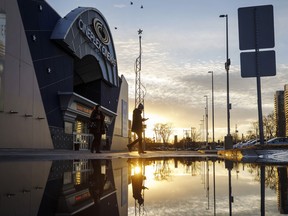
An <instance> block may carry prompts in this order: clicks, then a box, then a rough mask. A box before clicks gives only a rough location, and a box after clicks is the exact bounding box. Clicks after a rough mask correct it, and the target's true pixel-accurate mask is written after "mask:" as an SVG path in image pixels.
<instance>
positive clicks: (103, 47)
mask: <svg viewBox="0 0 288 216" xmlns="http://www.w3.org/2000/svg"><path fill="white" fill-rule="evenodd" d="M93 27H94V30H95V32H96V35H97V37H96V35H95V34H94V33H93V31H92V30H91V29H90V27H89V26H88V25H86V24H85V23H84V22H83V20H82V19H79V21H78V28H79V29H80V31H81V32H82V33H83V34H84V35H85V36H86V38H87V39H88V40H89V41H90V42H91V43H92V44H93V45H94V46H95V47H96V49H97V50H99V52H100V53H102V55H103V56H104V57H105V58H106V59H107V60H108V61H109V62H110V63H111V64H113V65H114V66H115V65H116V59H115V57H113V56H112V55H111V53H110V52H109V50H108V47H107V46H108V45H109V44H110V37H109V34H108V32H107V29H106V28H105V27H104V25H103V24H102V23H101V21H100V20H99V19H97V18H94V19H93Z"/></svg>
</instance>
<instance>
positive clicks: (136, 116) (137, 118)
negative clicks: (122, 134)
mask: <svg viewBox="0 0 288 216" xmlns="http://www.w3.org/2000/svg"><path fill="white" fill-rule="evenodd" d="M143 109H144V106H143V104H141V103H140V104H139V105H138V107H137V108H135V109H134V111H133V119H132V132H134V133H136V134H137V139H136V140H134V141H133V142H132V143H130V144H128V145H127V147H128V149H129V151H131V150H132V147H133V146H134V145H135V144H136V143H137V142H138V143H139V146H138V153H139V154H144V153H146V152H144V151H143V146H142V132H143V124H142V122H143V121H146V120H147V119H145V118H142V115H141V114H142V111H143Z"/></svg>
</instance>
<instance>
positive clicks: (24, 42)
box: [0, 0, 128, 150]
mask: <svg viewBox="0 0 288 216" xmlns="http://www.w3.org/2000/svg"><path fill="white" fill-rule="evenodd" d="M97 104H99V105H100V106H101V110H102V111H103V112H104V114H105V122H106V124H107V125H108V130H107V133H106V135H104V136H103V146H102V149H108V150H120V149H125V148H126V144H127V143H128V84H127V81H126V80H125V78H124V76H119V75H118V67H117V58H116V53H115V48H114V43H113V38H112V34H111V31H110V29H109V25H108V23H107V21H106V19H105V18H104V16H103V15H102V14H101V12H99V11H98V10H97V9H95V8H83V7H79V8H76V9H74V10H72V11H71V12H70V13H68V14H67V15H66V16H65V17H61V16H60V15H59V14H58V13H57V12H56V11H55V10H54V9H53V8H51V6H50V5H49V4H47V3H46V2H45V1H44V0H37V1H36V0H0V148H37V149H41V148H46V149H47V148H48V149H74V148H78V147H79V145H80V147H79V148H80V150H81V149H89V145H90V143H91V138H92V137H91V136H92V135H91V134H89V132H88V121H89V116H90V113H91V111H92V108H93V107H94V106H95V105H97Z"/></svg>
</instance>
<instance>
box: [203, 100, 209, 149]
mask: <svg viewBox="0 0 288 216" xmlns="http://www.w3.org/2000/svg"><path fill="white" fill-rule="evenodd" d="M204 97H205V98H206V107H205V117H206V118H205V121H206V149H207V148H208V134H209V132H208V96H207V95H205V96H204Z"/></svg>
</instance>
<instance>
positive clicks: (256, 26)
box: [238, 5, 276, 215]
mask: <svg viewBox="0 0 288 216" xmlns="http://www.w3.org/2000/svg"><path fill="white" fill-rule="evenodd" d="M238 24H239V47H240V50H251V49H254V51H253V52H242V53H241V54H240V61H241V76H242V77H256V78H257V99H258V119H259V135H260V137H259V138H260V143H261V144H264V134H263V117H262V101H261V79H260V78H261V76H275V75H276V63H275V51H273V50H270V51H259V49H263V48H273V47H274V46H275V41H274V18H273V6H272V5H264V6H256V7H246V8H239V9H238ZM262 179H265V166H261V215H265V182H264V180H262Z"/></svg>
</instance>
